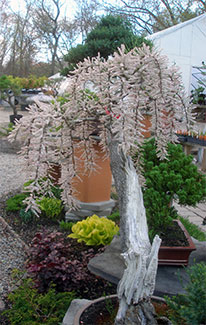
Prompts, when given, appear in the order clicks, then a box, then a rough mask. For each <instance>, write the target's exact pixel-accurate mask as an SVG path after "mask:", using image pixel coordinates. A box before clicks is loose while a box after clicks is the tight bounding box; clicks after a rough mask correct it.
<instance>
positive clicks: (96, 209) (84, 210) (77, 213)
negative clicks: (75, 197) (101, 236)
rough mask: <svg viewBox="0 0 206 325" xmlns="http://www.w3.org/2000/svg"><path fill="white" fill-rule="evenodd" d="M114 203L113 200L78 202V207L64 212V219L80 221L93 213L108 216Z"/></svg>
mask: <svg viewBox="0 0 206 325" xmlns="http://www.w3.org/2000/svg"><path fill="white" fill-rule="evenodd" d="M115 204H116V202H115V201H114V200H109V201H103V202H92V203H85V202H79V203H78V205H79V209H78V210H73V211H70V212H66V216H65V219H66V221H80V220H82V219H84V218H86V217H90V216H92V215H93V214H96V215H98V216H99V217H105V216H109V215H110V214H111V211H112V208H113V207H114V206H115Z"/></svg>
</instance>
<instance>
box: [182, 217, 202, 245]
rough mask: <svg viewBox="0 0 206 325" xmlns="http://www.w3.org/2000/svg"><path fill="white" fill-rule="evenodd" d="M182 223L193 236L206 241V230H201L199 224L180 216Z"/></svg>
mask: <svg viewBox="0 0 206 325" xmlns="http://www.w3.org/2000/svg"><path fill="white" fill-rule="evenodd" d="M178 219H180V221H181V222H182V224H183V225H184V227H185V229H186V230H187V231H188V233H189V234H190V236H191V237H193V238H195V239H197V240H199V241H206V234H205V232H203V231H201V230H200V229H199V227H198V226H197V225H195V224H194V223H192V222H190V221H189V220H188V219H185V218H183V217H180V216H179V217H178Z"/></svg>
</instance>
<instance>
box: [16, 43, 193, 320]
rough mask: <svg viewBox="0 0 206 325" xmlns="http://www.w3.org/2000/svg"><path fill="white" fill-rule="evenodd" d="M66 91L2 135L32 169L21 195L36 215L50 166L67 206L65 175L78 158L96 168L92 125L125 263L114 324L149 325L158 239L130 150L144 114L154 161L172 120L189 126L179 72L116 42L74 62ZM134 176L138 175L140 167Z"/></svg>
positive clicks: (69, 178)
mask: <svg viewBox="0 0 206 325" xmlns="http://www.w3.org/2000/svg"><path fill="white" fill-rule="evenodd" d="M89 87H90V89H89ZM67 94H68V95H67V96H66V97H65V98H64V100H62V99H61V100H58V98H54V100H53V102H52V103H49V104H45V103H40V102H39V103H36V104H35V105H33V106H31V108H30V114H29V116H27V117H24V118H22V119H21V121H20V122H19V123H18V124H17V125H16V127H15V129H14V131H13V132H12V134H11V135H10V140H11V141H12V140H14V139H15V138H16V137H17V136H18V135H20V136H22V137H23V138H24V139H25V143H24V146H23V147H22V150H21V155H22V156H23V157H24V160H25V164H27V167H28V168H29V167H30V166H32V167H34V168H35V172H34V181H33V182H32V183H31V184H30V188H29V191H30V196H29V197H28V198H27V199H26V203H27V205H28V209H29V208H31V209H33V211H35V212H36V213H37V214H38V212H39V211H38V205H37V204H36V202H35V199H36V197H39V195H40V193H42V195H45V193H46V192H47V193H50V194H51V195H52V192H51V186H52V179H51V178H49V177H46V176H48V174H49V170H50V168H51V166H52V164H54V163H58V164H59V165H60V166H61V178H60V180H59V184H60V187H61V189H62V193H61V195H62V200H63V201H64V203H65V204H67V205H68V206H70V207H71V208H72V207H73V206H74V205H75V189H74V186H73V179H74V177H75V176H78V165H79V163H80V160H81V161H83V162H84V166H85V170H88V169H89V170H90V171H91V172H92V171H93V170H95V169H96V168H97V166H96V163H95V158H96V152H95V150H94V143H95V141H96V140H95V138H94V137H93V136H92V134H93V131H94V128H96V127H97V126H98V135H99V141H100V145H101V147H102V150H103V151H104V153H105V157H106V156H108V155H109V156H110V161H111V170H112V174H113V177H114V180H115V186H116V189H117V192H118V197H119V209H120V236H121V243H122V253H123V257H124V259H125V264H126V269H125V272H124V275H123V278H122V279H121V281H120V283H119V286H118V297H119V300H120V304H119V311H118V313H117V316H116V321H115V324H116V325H120V324H127V320H128V318H130V316H131V314H132V317H134V323H135V324H151V321H153V323H152V324H155V318H154V315H153V309H152V305H151V303H150V298H151V295H152V293H153V291H154V287H155V277H156V271H157V264H158V250H159V246H160V242H161V239H160V238H159V237H158V236H156V237H155V238H154V240H153V243H152V245H151V244H150V241H149V237H148V228H147V222H146V215H145V209H144V203H143V197H142V192H141V186H140V183H139V178H138V175H137V172H136V170H135V168H134V166H133V163H132V161H131V159H130V152H131V150H132V149H133V148H135V149H136V148H137V147H138V145H140V144H142V142H143V140H144V138H143V131H144V124H143V113H144V112H145V111H150V113H151V116H152V118H151V124H152V125H151V132H152V134H153V135H154V137H155V141H156V145H157V152H158V157H159V158H160V159H162V158H165V156H166V149H167V144H168V142H174V141H176V134H175V130H178V129H179V128H180V126H179V123H180V122H179V121H181V120H184V121H186V122H187V128H189V127H190V122H191V121H192V118H191V115H190V110H189V106H188V105H189V104H188V101H187V99H186V98H185V96H184V89H183V87H182V85H181V79H180V75H179V73H178V71H177V69H176V67H175V66H173V67H168V62H167V59H166V58H165V57H163V56H161V55H160V53H159V52H158V51H157V50H155V49H150V48H149V47H147V46H143V47H142V48H134V49H133V50H131V51H130V52H128V53H126V51H125V48H124V46H122V47H121V48H119V49H118V52H115V53H114V55H113V57H112V58H111V59H109V60H107V61H106V60H103V59H102V58H101V57H100V56H97V57H95V58H92V59H89V58H88V59H85V60H84V62H81V63H79V64H78V66H77V69H76V70H75V71H74V72H73V75H72V76H71V77H70V78H69V79H68V87H67ZM181 128H182V124H181ZM76 150H78V151H79V152H80V153H81V159H79V154H78V156H76V155H75V152H76ZM137 165H138V161H137ZM138 173H139V175H141V170H138ZM40 179H41V181H39V180H40Z"/></svg>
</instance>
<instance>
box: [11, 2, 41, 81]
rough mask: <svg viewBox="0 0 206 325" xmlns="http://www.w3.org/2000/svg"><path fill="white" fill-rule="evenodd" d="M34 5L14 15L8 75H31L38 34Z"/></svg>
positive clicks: (29, 4) (30, 4)
mask: <svg viewBox="0 0 206 325" xmlns="http://www.w3.org/2000/svg"><path fill="white" fill-rule="evenodd" d="M31 20H32V3H27V5H26V8H25V11H24V12H22V11H19V12H16V13H13V15H12V32H11V40H10V42H11V45H10V58H9V61H8V63H7V66H6V73H7V74H11V75H13V76H19V77H25V76H28V75H29V74H30V73H31V67H32V64H33V63H34V62H35V56H36V54H37V46H36V45H37V44H36V40H37V34H36V33H35V31H34V28H33V25H32V22H31Z"/></svg>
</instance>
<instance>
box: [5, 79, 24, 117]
mask: <svg viewBox="0 0 206 325" xmlns="http://www.w3.org/2000/svg"><path fill="white" fill-rule="evenodd" d="M20 93H21V86H20V85H19V83H18V82H17V80H15V78H13V77H12V76H6V75H3V76H1V77H0V98H1V100H4V101H5V102H7V103H8V104H9V106H10V107H11V108H12V110H13V114H12V115H10V122H11V123H14V121H15V120H16V119H17V120H19V119H20V118H21V117H22V115H21V114H18V113H17V104H18V102H17V100H16V98H15V96H17V95H19V94H20Z"/></svg>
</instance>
